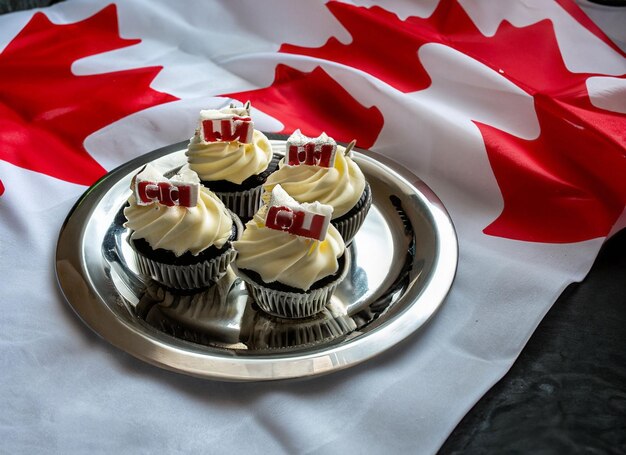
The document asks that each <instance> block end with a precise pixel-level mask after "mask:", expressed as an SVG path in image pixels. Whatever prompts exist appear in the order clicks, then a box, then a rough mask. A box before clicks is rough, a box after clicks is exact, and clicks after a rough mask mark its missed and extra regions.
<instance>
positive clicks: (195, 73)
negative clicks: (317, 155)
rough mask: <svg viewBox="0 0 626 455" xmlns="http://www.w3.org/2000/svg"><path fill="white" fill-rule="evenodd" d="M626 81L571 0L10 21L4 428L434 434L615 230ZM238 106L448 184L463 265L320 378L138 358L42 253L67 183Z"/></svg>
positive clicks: (0, 260) (318, 439)
mask: <svg viewBox="0 0 626 455" xmlns="http://www.w3.org/2000/svg"><path fill="white" fill-rule="evenodd" d="M625 94H626V60H625V55H624V52H623V51H622V50H620V49H619V48H618V47H617V46H616V45H615V44H614V43H613V42H612V41H611V40H610V39H609V38H608V37H607V36H606V35H605V34H604V33H603V32H602V31H601V30H600V28H598V27H597V26H596V25H595V24H594V23H593V22H592V21H591V20H590V19H589V18H588V17H587V16H586V15H585V14H584V13H583V12H582V11H581V10H580V9H579V8H578V7H577V6H576V4H575V3H573V2H572V1H570V0H555V1H548V0H525V1H522V0H518V1H507V2H493V1H490V0H459V1H452V0H441V1H437V0H424V1H422V2H419V3H417V2H405V1H402V0H393V1H392V0H390V1H388V2H384V6H378V5H376V4H375V2H371V1H369V0H359V1H355V2H343V1H328V2H326V1H309V2H290V1H287V0H285V1H281V0H275V1H271V2H252V1H249V2H219V1H210V2H168V1H165V0H155V1H152V2H136V1H131V0H119V1H117V0H115V1H113V2H111V1H109V2H103V1H86V0H84V1H83V0H67V1H65V2H60V3H58V4H55V5H53V6H51V7H48V8H44V9H41V10H25V11H21V12H15V13H11V14H5V15H2V16H0V237H1V238H2V240H1V241H0V276H2V279H1V283H2V284H1V288H0V291H1V294H0V295H1V296H2V299H1V300H2V303H3V304H4V307H3V310H4V311H3V312H2V316H0V333H1V334H2V335H1V336H0V347H1V349H2V353H3V354H2V359H3V361H4V362H5V368H4V369H3V374H2V375H0V396H1V400H2V402H3V403H5V407H4V411H3V412H4V414H5V416H6V419H7V421H8V422H11V425H13V427H11V431H10V432H9V431H7V432H5V433H4V434H3V446H4V447H5V448H6V450H7V451H8V452H15V451H20V449H21V451H23V450H24V448H25V447H28V448H29V449H31V448H34V447H36V448H43V447H46V448H49V447H50V446H49V444H52V443H53V444H55V448H56V449H57V451H59V452H68V451H72V450H73V451H76V449H77V448H79V447H80V448H81V449H82V448H84V447H87V446H86V445H83V443H84V442H85V441H91V442H93V444H96V443H97V444H98V447H104V450H105V451H107V452H115V451H128V450H132V448H133V447H139V444H141V448H142V449H141V450H144V451H147V452H150V451H156V450H159V451H164V449H165V451H182V452H194V451H206V448H207V447H216V444H218V443H219V447H220V451H223V452H235V451H237V452H239V451H241V450H246V449H248V450H252V451H253V452H258V451H259V450H260V449H259V448H260V447H267V448H268V449H269V450H270V451H281V450H282V451H284V452H306V453H310V452H320V453H327V452H333V451H334V452H336V453H345V452H347V451H348V450H350V451H351V452H361V453H364V452H370V453H371V452H374V453H380V452H383V451H388V450H390V449H397V451H404V452H406V451H410V452H412V453H432V452H435V451H436V450H437V449H438V447H440V445H441V444H442V443H443V441H444V440H445V438H446V437H447V436H448V434H449V433H450V431H451V430H452V429H453V428H454V426H455V425H456V424H457V422H458V421H459V420H460V419H461V418H462V417H463V415H464V414H465V412H466V411H467V410H468V409H469V408H470V407H471V406H472V405H473V404H474V403H475V402H476V401H477V400H478V399H479V398H480V397H481V396H482V394H483V393H484V392H485V391H486V390H488V389H489V388H490V387H491V385H492V384H494V383H495V382H496V381H497V380H498V379H499V378H501V377H502V375H504V374H505V372H506V371H507V370H508V369H509V367H510V366H511V365H512V363H513V362H514V361H515V359H516V357H517V355H518V354H519V352H520V351H521V349H522V348H523V346H524V344H525V343H526V341H527V339H528V338H529V336H530V335H531V334H532V332H533V330H534V329H535V327H536V325H537V324H538V323H539V321H540V320H541V318H542V317H543V316H544V314H545V313H546V312H547V310H548V309H549V308H550V306H551V305H552V303H553V302H554V301H555V299H556V298H557V297H558V295H559V294H560V293H561V292H562V290H563V289H564V288H565V287H566V286H567V285H568V284H570V283H572V282H575V281H579V280H581V279H582V278H583V277H584V276H585V275H586V273H587V272H588V270H589V268H590V267H591V264H592V262H593V260H594V258H595V256H596V255H597V252H598V250H599V248H600V247H601V245H602V244H603V242H604V241H605V239H606V238H607V237H608V236H610V235H611V234H612V233H615V232H617V231H618V230H619V229H621V228H623V227H624V226H626V217H625V215H624V208H625V204H626V178H625V176H626V159H625V154H626V136H625V134H624V132H625V131H626V115H625V114H626V98H625ZM248 100H249V101H251V105H252V106H253V109H252V110H253V112H252V113H251V116H252V117H253V118H254V124H255V128H256V129H258V130H261V131H266V132H280V133H285V134H291V133H292V132H293V131H295V130H296V129H298V128H299V129H300V130H301V131H302V133H303V134H304V135H306V136H308V137H317V136H319V135H320V134H321V133H322V132H325V133H327V134H328V136H331V137H333V138H334V139H336V140H337V141H340V142H349V141H351V140H352V139H356V140H357V146H358V147H361V148H365V149H371V150H374V151H376V152H378V153H380V154H383V155H385V156H386V157H388V158H389V159H391V160H393V161H394V162H395V163H396V164H397V165H398V166H404V167H406V168H407V169H409V170H410V171H411V172H412V173H414V174H415V175H417V176H419V177H420V178H421V179H423V180H424V181H425V182H426V183H427V185H428V186H430V188H432V190H433V191H434V192H435V193H436V194H437V195H438V196H439V197H440V198H441V199H442V201H443V203H444V205H445V206H446V208H447V209H448V211H449V213H450V215H451V217H452V220H453V222H454V224H455V226H456V229H457V234H458V238H459V264H458V272H457V277H456V280H455V283H454V285H453V288H452V290H451V292H450V294H449V296H448V299H447V300H446V302H445V304H444V305H443V306H442V308H441V310H440V311H439V312H438V313H437V314H436V315H435V317H434V318H433V319H432V321H430V323H429V324H428V325H427V326H426V327H425V328H424V330H422V331H420V332H419V333H418V334H416V335H415V336H414V337H412V338H411V339H410V341H408V342H407V343H406V344H404V346H403V347H402V348H401V349H397V350H393V351H392V352H391V353H390V354H388V355H385V356H382V357H377V358H375V359H372V360H371V361H369V362H368V363H367V364H364V365H363V366H362V368H361V367H358V368H355V369H350V370H347V371H345V372H342V373H339V374H336V375H332V376H329V377H325V378H321V379H317V380H314V381H311V382H295V383H281V384H280V385H272V386H271V387H270V386H265V385H254V386H250V387H247V386H242V385H228V384H226V385H224V384H219V385H216V384H208V383H207V382H203V381H196V380H193V379H188V378H183V377H181V376H179V375H174V374H170V373H168V372H163V371H160V370H156V369H154V368H152V367H150V366H147V365H144V364H142V363H141V362H136V361H134V360H131V359H130V358H129V357H128V356H127V355H126V354H124V353H123V352H120V351H118V350H116V349H114V348H112V347H110V346H108V345H107V344H105V343H101V342H100V340H99V339H97V338H96V337H95V336H94V335H92V334H91V333H90V332H89V331H88V330H87V329H86V328H85V327H83V326H82V325H81V323H80V322H79V321H78V320H77V319H76V317H75V316H74V315H73V314H71V312H70V311H69V310H68V309H67V305H66V304H65V303H64V302H63V299H62V297H61V294H60V293H59V292H58V288H57V285H56V283H55V280H54V271H53V267H52V264H53V258H54V251H55V242H56V239H57V235H58V232H59V229H60V228H61V226H62V223H63V220H64V218H65V216H66V215H67V213H68V212H69V210H70V209H71V207H72V205H73V204H74V203H75V201H76V199H77V198H78V197H79V196H80V195H81V194H82V193H83V192H84V191H85V190H86V189H87V188H88V186H89V185H91V184H93V183H94V182H95V181H96V180H97V179H98V178H99V177H101V176H102V175H104V174H105V173H106V172H107V171H108V170H111V169H113V168H115V167H116V166H118V165H120V164H122V163H125V162H127V161H128V160H130V159H132V158H136V157H138V156H140V155H142V154H144V153H146V152H149V151H151V150H154V149H157V148H159V147H162V146H166V145H169V144H173V143H176V142H179V141H183V140H186V139H189V137H191V135H192V134H193V133H194V128H195V126H196V124H197V119H198V113H199V112H200V111H201V110H205V109H220V108H223V107H226V106H229V105H230V103H231V102H235V103H245V102H246V101H248ZM156 397H158V399H155V398H156ZM399 397H401V399H399ZM79 427H80V428H82V430H81V431H80V432H76V431H75V429H76V428H79ZM155 429H158V431H155ZM199 429H201V430H199ZM14 430H15V431H14ZM143 435H146V436H145V437H144V436H143ZM147 435H149V436H147ZM26 438H28V439H26ZM26 441H28V442H26ZM133 444H134V445H133ZM79 450H80V449H79Z"/></svg>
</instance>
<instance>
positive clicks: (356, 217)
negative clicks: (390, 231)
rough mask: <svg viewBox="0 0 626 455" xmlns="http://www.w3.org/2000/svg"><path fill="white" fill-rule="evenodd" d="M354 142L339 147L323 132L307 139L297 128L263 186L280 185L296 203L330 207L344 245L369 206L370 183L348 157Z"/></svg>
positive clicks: (361, 222)
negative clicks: (275, 168)
mask: <svg viewBox="0 0 626 455" xmlns="http://www.w3.org/2000/svg"><path fill="white" fill-rule="evenodd" d="M353 146H354V141H353V142H352V143H351V144H350V145H349V146H348V147H342V146H339V145H337V143H336V142H335V141H334V140H333V139H332V138H330V137H328V136H327V135H326V134H324V133H322V135H321V136H319V137H317V138H309V137H306V136H304V135H303V134H302V133H300V130H296V131H295V132H294V133H293V134H292V135H291V136H290V137H289V139H287V147H286V148H287V149H286V154H285V158H284V159H283V160H281V161H280V163H279V169H278V170H277V171H276V172H274V173H273V174H272V175H270V176H269V177H268V179H267V182H266V183H265V185H264V190H265V191H266V192H267V193H269V192H271V191H272V188H274V186H275V185H277V184H280V185H281V186H282V187H283V189H284V190H285V191H286V192H287V193H289V195H290V196H291V197H293V198H294V199H295V200H296V201H298V202H313V201H318V202H320V203H322V204H328V205H330V206H332V208H333V218H332V220H331V223H332V224H333V225H334V226H335V227H336V228H337V230H339V233H340V234H341V236H342V237H343V239H344V242H345V243H346V245H349V244H350V243H351V242H352V239H353V238H354V236H355V234H356V233H357V231H358V230H359V228H360V227H361V225H362V224H363V221H364V220H365V216H366V215H367V212H368V211H369V209H370V206H371V205H372V192H371V188H370V185H369V184H368V183H367V182H366V181H365V176H364V175H363V172H362V171H361V169H360V168H359V166H358V165H357V164H356V163H355V162H354V161H353V160H352V158H351V156H350V155H351V150H352V147H353Z"/></svg>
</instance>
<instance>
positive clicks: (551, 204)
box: [279, 0, 626, 243]
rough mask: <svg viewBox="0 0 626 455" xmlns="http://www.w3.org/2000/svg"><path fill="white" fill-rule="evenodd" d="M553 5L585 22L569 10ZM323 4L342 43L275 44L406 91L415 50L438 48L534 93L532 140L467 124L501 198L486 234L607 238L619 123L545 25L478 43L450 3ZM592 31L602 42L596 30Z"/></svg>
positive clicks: (618, 205) (615, 210)
mask: <svg viewBox="0 0 626 455" xmlns="http://www.w3.org/2000/svg"><path fill="white" fill-rule="evenodd" d="M560 4H561V6H562V7H564V8H565V9H566V10H567V11H568V12H569V13H570V14H574V15H575V18H576V19H577V20H578V21H579V22H580V23H581V24H583V25H585V26H589V23H587V22H590V21H585V20H584V14H583V13H582V12H580V10H579V9H578V8H577V7H576V6H575V5H573V4H571V3H567V2H564V1H563V0H560ZM327 7H328V9H329V10H330V12H331V13H332V14H333V15H334V16H335V17H336V18H337V19H338V20H339V21H340V22H341V23H342V24H343V25H344V27H345V28H346V29H347V30H348V31H349V32H350V34H351V36H352V41H351V42H350V43H349V44H342V43H340V42H339V41H338V40H337V39H336V38H334V37H331V38H330V39H329V40H328V41H327V42H326V43H325V44H324V45H323V46H321V47H319V48H305V47H298V46H294V45H290V44H283V45H282V46H281V48H280V50H281V51H282V52H288V53H295V54H303V55H309V56H312V57H317V58H321V59H325V60H329V61H333V62H339V63H342V64H345V65H349V66H352V67H355V68H358V69H360V70H362V71H364V72H366V73H369V74H371V75H373V76H376V77H378V78H379V79H381V80H382V81H384V82H386V83H388V84H389V85H391V86H393V87H395V88H396V89H398V90H400V91H403V92H412V91H417V90H422V89H425V88H427V87H428V86H429V85H430V77H429V76H428V74H427V73H426V71H425V70H424V68H423V66H422V65H421V63H420V62H419V59H418V57H417V51H418V49H419V48H420V46H422V45H423V44H425V43H440V44H444V45H447V46H450V47H452V48H454V49H457V50H458V51H460V52H463V53H464V54H466V55H469V56H471V57H473V58H474V59H476V60H478V61H480V62H481V63H483V64H484V65H487V66H489V67H491V68H492V69H493V70H494V71H499V72H502V73H503V77H506V78H508V79H509V80H511V81H512V82H513V83H515V84H517V85H518V86H519V87H520V88H522V89H523V90H525V91H526V92H527V93H529V94H530V95H532V96H534V98H535V108H536V111H537V118H538V121H539V125H540V129H541V134H540V136H539V137H538V138H537V139H535V140H524V139H520V138H517V137H515V136H512V135H510V134H508V133H505V132H503V131H501V130H498V129H496V128H493V127H491V126H489V125H484V124H481V123H478V122H475V123H476V125H477V126H478V128H479V129H480V131H481V134H482V135H483V138H484V141H485V146H486V150H487V154H488V156H489V160H490V163H491V165H492V168H493V171H494V174H495V176H496V180H497V182H498V185H499V186H500V190H501V192H502V196H503V199H504V209H503V212H502V214H501V215H500V216H499V217H498V218H497V219H496V220H495V221H494V222H493V223H491V224H490V225H489V226H487V227H486V228H485V230H484V232H485V233H487V234H489V235H494V236H500V237H506V238H511V239H518V240H526V241H535V242H557V243H558V242H576V241H582V240H587V239H591V238H595V237H601V236H605V235H607V234H608V233H609V231H610V229H611V228H612V226H613V224H614V223H615V221H616V220H617V218H618V217H619V216H620V214H621V213H622V211H623V209H624V205H625V203H626V179H625V178H624V175H626V164H625V162H626V160H625V159H624V158H625V151H624V150H625V148H626V135H624V131H625V130H626V117H625V116H624V115H621V114H616V113H613V112H608V111H605V110H603V109H600V108H597V107H595V106H593V105H592V104H591V102H590V100H589V95H588V92H587V88H586V85H585V81H586V80H587V78H589V77H590V76H594V74H580V73H577V74H576V73H572V72H570V71H569V70H567V68H566V67H565V65H564V63H563V58H562V56H561V53H560V50H559V47H558V44H557V41H556V37H555V34H554V29H553V26H552V24H551V23H550V22H549V21H543V22H540V23H538V24H534V25H531V26H528V27H522V28H517V27H514V26H512V25H511V24H509V23H508V22H506V21H505V22H503V24H501V26H500V28H499V29H498V31H497V33H496V34H495V36H493V37H486V36H484V35H483V34H482V33H481V32H480V30H478V28H477V27H476V26H475V24H474V23H473V22H472V20H471V19H470V18H469V16H468V15H467V13H466V12H465V11H464V10H463V8H462V7H461V6H460V5H459V4H458V3H457V2H455V1H446V0H443V1H441V2H440V3H439V5H438V6H437V8H436V10H435V11H434V13H433V14H432V15H431V16H430V17H428V18H425V19H423V18H419V17H409V18H407V19H406V20H400V19H399V18H398V17H397V16H396V15H395V14H393V13H391V12H389V11H386V10H384V9H382V8H380V7H371V8H365V7H357V6H353V5H348V4H344V3H340V2H334V1H331V2H329V3H327ZM591 31H592V32H593V33H595V34H596V35H598V36H602V32H601V31H600V30H599V29H597V27H596V28H593V27H592V30H591ZM602 37H603V40H604V41H605V42H609V40H608V39H607V38H606V37H604V36H602ZM611 47H612V48H613V49H616V48H615V46H611ZM622 55H623V53H622ZM538 68H541V70H540V71H538V70H537V69H538ZM500 70H501V71H500ZM279 118H280V117H279Z"/></svg>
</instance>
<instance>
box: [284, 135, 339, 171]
mask: <svg viewBox="0 0 626 455" xmlns="http://www.w3.org/2000/svg"><path fill="white" fill-rule="evenodd" d="M336 153H337V143H336V142H335V140H334V139H333V138H332V137H329V136H328V135H326V133H322V134H320V135H319V136H318V137H315V138H312V137H307V136H305V135H304V134H302V133H301V132H300V130H299V129H297V130H295V131H294V132H293V134H292V135H291V136H289V138H288V139H287V164H288V165H289V166H298V165H300V164H305V165H309V166H321V167H333V166H334V165H335V154H336Z"/></svg>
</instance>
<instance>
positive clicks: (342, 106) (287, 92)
mask: <svg viewBox="0 0 626 455" xmlns="http://www.w3.org/2000/svg"><path fill="white" fill-rule="evenodd" d="M222 96H227V97H230V98H235V99H238V100H240V101H242V102H245V101H248V100H250V102H251V103H252V105H253V106H255V107H257V108H259V109H260V110H262V111H263V112H265V113H267V114H269V115H271V116H273V117H275V118H277V119H279V120H280V121H281V122H282V123H283V125H284V128H283V130H282V131H281V132H282V133H287V134H290V133H292V132H293V131H294V130H295V129H296V128H300V130H301V131H302V133H303V134H306V135H309V136H315V135H318V134H320V133H322V132H326V133H327V134H328V135H330V136H331V137H334V138H335V139H337V140H339V141H344V142H349V141H351V140H352V139H356V141H357V143H358V144H359V146H360V147H366V148H367V147H371V146H372V144H374V141H375V140H376V138H377V137H378V134H379V133H380V130H381V129H382V127H383V115H382V114H381V112H380V110H378V108H376V107H374V106H372V107H370V108H366V107H364V106H363V105H362V104H360V103H359V102H358V101H357V100H355V99H354V97H352V95H350V93H348V91H347V90H346V89H344V88H343V87H342V86H341V85H340V84H339V83H337V81H335V80H334V79H333V78H332V77H331V76H330V75H329V74H328V73H327V72H326V71H324V70H323V69H322V68H319V67H317V68H315V69H314V70H313V71H311V72H309V73H305V72H302V71H298V70H297V69H294V68H291V67H289V66H287V65H282V64H281V65H277V67H276V73H275V77H274V81H273V82H272V84H271V85H270V86H269V87H265V88H261V89H257V90H251V91H247V92H238V93H229V94H224V95H222ZM329 107H332V109H330V108H329Z"/></svg>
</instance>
